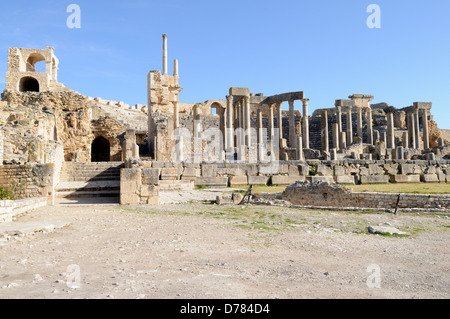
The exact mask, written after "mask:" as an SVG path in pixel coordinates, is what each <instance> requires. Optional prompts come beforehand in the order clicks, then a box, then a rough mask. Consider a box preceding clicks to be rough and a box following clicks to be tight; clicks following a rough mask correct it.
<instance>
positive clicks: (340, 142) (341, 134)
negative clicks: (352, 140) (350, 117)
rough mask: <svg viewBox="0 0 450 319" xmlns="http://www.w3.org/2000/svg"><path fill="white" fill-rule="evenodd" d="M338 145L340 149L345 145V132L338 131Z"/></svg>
mask: <svg viewBox="0 0 450 319" xmlns="http://www.w3.org/2000/svg"><path fill="white" fill-rule="evenodd" d="M339 146H340V148H341V149H342V150H343V149H345V148H346V147H347V135H346V133H345V132H341V133H340V138H339Z"/></svg>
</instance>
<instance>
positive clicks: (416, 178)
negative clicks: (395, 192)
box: [393, 174, 420, 183]
mask: <svg viewBox="0 0 450 319" xmlns="http://www.w3.org/2000/svg"><path fill="white" fill-rule="evenodd" d="M393 177H394V178H393V180H394V182H395V183H420V175H403V174H400V175H393Z"/></svg>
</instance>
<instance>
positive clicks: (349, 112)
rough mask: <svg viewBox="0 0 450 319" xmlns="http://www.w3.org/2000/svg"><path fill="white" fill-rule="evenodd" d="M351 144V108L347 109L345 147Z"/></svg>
mask: <svg viewBox="0 0 450 319" xmlns="http://www.w3.org/2000/svg"><path fill="white" fill-rule="evenodd" d="M352 144H353V120H352V107H351V106H348V107H347V146H350V145H352Z"/></svg>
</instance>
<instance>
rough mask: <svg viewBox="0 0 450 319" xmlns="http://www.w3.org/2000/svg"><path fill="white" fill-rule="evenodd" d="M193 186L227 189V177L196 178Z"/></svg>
mask: <svg viewBox="0 0 450 319" xmlns="http://www.w3.org/2000/svg"><path fill="white" fill-rule="evenodd" d="M195 185H196V186H207V187H228V177H204V176H202V177H197V178H196V179H195Z"/></svg>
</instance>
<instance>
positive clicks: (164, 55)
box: [163, 34, 167, 75]
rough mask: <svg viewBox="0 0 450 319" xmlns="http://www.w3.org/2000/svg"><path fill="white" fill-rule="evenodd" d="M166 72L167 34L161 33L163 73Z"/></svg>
mask: <svg viewBox="0 0 450 319" xmlns="http://www.w3.org/2000/svg"><path fill="white" fill-rule="evenodd" d="M166 74H167V34H163V75H166Z"/></svg>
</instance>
